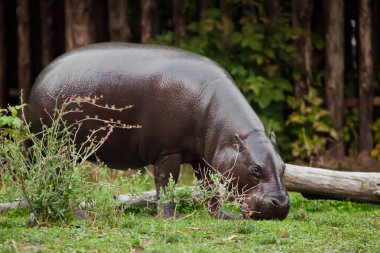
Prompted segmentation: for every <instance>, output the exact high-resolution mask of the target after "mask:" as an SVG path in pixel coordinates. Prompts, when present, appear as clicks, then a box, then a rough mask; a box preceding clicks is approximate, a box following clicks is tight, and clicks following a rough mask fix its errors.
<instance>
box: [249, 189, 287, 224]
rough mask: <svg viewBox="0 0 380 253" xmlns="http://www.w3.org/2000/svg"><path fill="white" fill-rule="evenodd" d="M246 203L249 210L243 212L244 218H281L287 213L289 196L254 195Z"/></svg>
mask: <svg viewBox="0 0 380 253" xmlns="http://www.w3.org/2000/svg"><path fill="white" fill-rule="evenodd" d="M251 201H252V202H251V203H250V204H249V205H248V206H249V208H248V209H249V211H246V212H243V216H244V217H245V218H250V219H255V220H283V219H285V218H286V216H287V215H288V213H289V209H290V200H289V196H287V195H286V196H276V197H265V198H263V197H255V198H253V199H252V200H251Z"/></svg>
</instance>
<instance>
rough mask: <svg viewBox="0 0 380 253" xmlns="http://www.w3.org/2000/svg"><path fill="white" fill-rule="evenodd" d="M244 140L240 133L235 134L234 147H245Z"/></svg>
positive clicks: (238, 148)
mask: <svg viewBox="0 0 380 253" xmlns="http://www.w3.org/2000/svg"><path fill="white" fill-rule="evenodd" d="M243 144H244V141H243V140H242V139H241V138H240V136H239V135H238V134H235V136H234V142H233V145H234V147H235V148H236V149H237V150H238V151H239V150H241V148H242V147H243Z"/></svg>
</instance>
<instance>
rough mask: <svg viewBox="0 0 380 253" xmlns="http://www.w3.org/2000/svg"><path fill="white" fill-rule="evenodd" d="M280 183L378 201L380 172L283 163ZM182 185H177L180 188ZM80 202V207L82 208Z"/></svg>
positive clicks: (20, 203)
mask: <svg viewBox="0 0 380 253" xmlns="http://www.w3.org/2000/svg"><path fill="white" fill-rule="evenodd" d="M283 179H284V184H285V186H286V188H287V189H288V191H295V192H300V193H302V194H304V195H306V196H312V197H314V198H315V197H317V198H325V199H337V200H351V201H356V202H368V203H375V204H380V173H375V172H345V171H334V170H328V169H320V168H312V167H306V166H297V165H292V164H286V169H285V173H284V178H283ZM181 189H183V188H181V187H180V188H177V190H181ZM115 197H116V198H117V199H118V200H119V203H120V204H121V205H132V206H139V207H147V206H152V205H154V204H155V203H156V191H155V190H152V191H146V192H143V193H142V194H141V195H139V196H137V197H136V196H132V195H129V194H118V195H116V196H115ZM199 198H200V193H197V192H194V191H193V192H192V196H191V199H192V200H195V201H198V200H199ZM85 206H86V204H85V203H82V204H81V207H83V208H85ZM26 207H27V203H26V201H24V200H15V201H12V202H10V203H4V204H0V213H2V212H3V211H5V210H9V209H18V208H21V209H23V208H26Z"/></svg>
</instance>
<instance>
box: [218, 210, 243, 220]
mask: <svg viewBox="0 0 380 253" xmlns="http://www.w3.org/2000/svg"><path fill="white" fill-rule="evenodd" d="M215 218H217V219H221V220H241V219H243V216H242V215H240V214H233V213H229V212H227V211H220V212H219V213H218V214H217V215H216V217H215Z"/></svg>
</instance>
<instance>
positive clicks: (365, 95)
mask: <svg viewBox="0 0 380 253" xmlns="http://www.w3.org/2000/svg"><path fill="white" fill-rule="evenodd" d="M370 3H371V1H370V0H360V1H359V115H360V125H359V140H360V151H361V152H365V153H367V154H368V155H369V154H370V152H371V150H372V145H373V140H372V132H371V126H372V121H373V105H372V101H373V59H372V34H373V33H372V11H371V6H370Z"/></svg>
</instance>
